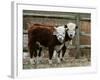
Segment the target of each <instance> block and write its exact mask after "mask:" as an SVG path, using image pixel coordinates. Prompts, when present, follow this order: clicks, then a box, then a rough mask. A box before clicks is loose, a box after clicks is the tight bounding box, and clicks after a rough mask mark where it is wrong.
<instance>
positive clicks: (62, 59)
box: [61, 45, 66, 61]
mask: <svg viewBox="0 0 100 80" xmlns="http://www.w3.org/2000/svg"><path fill="white" fill-rule="evenodd" d="M65 52H66V46H65V45H64V46H63V48H62V57H61V61H64V55H65Z"/></svg>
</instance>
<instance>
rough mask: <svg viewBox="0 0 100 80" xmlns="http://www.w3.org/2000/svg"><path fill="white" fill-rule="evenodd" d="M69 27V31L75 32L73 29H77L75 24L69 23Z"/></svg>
mask: <svg viewBox="0 0 100 80" xmlns="http://www.w3.org/2000/svg"><path fill="white" fill-rule="evenodd" d="M67 27H68V29H70V30H73V29H75V27H76V24H75V23H68V24H67Z"/></svg>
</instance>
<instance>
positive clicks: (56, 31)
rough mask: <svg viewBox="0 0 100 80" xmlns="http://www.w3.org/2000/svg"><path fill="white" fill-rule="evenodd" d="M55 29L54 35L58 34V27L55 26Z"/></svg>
mask: <svg viewBox="0 0 100 80" xmlns="http://www.w3.org/2000/svg"><path fill="white" fill-rule="evenodd" d="M54 29H55V30H54V32H53V35H57V27H54Z"/></svg>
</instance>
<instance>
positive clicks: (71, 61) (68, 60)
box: [23, 52, 91, 69]
mask: <svg viewBox="0 0 100 80" xmlns="http://www.w3.org/2000/svg"><path fill="white" fill-rule="evenodd" d="M64 58H65V60H64V61H62V62H61V63H60V64H58V63H57V60H56V59H55V58H53V59H52V60H53V64H52V65H50V64H49V63H48V58H47V57H45V56H43V58H42V61H41V63H39V64H34V65H31V64H30V62H29V55H28V53H27V52H24V55H23V69H42V68H63V67H82V66H90V65H91V61H88V59H87V57H86V56H83V57H80V58H79V59H75V57H71V56H69V55H65V57H64Z"/></svg>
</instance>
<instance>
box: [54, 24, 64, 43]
mask: <svg viewBox="0 0 100 80" xmlns="http://www.w3.org/2000/svg"><path fill="white" fill-rule="evenodd" d="M54 28H55V31H54V32H53V35H56V37H57V39H58V41H59V42H61V43H63V41H64V39H65V30H66V29H65V28H64V26H58V27H54Z"/></svg>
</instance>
